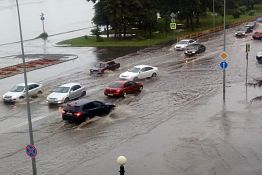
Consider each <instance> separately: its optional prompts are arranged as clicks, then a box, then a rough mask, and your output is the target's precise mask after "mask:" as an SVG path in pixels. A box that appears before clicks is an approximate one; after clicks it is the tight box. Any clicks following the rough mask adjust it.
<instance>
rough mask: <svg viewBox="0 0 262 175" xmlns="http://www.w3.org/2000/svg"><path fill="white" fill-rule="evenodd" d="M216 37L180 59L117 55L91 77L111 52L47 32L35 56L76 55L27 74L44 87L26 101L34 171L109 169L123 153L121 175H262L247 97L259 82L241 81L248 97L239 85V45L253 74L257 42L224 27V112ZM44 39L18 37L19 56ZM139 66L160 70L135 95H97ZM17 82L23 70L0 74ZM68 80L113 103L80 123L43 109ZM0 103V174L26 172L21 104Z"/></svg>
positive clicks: (155, 51)
mask: <svg viewBox="0 0 262 175" xmlns="http://www.w3.org/2000/svg"><path fill="white" fill-rule="evenodd" d="M216 35H217V36H214V37H211V38H201V39H199V40H198V41H199V42H201V43H203V44H204V45H206V46H207V50H206V52H205V53H202V54H200V55H197V56H196V57H192V58H185V57H184V54H183V52H177V51H174V50H172V49H170V47H172V46H163V47H162V46H156V47H151V48H146V49H142V50H138V51H137V50H136V51H135V52H134V53H132V54H128V55H125V56H123V55H121V57H119V58H116V59H115V61H116V62H120V64H121V67H120V69H119V70H117V71H114V72H112V71H109V72H106V73H105V74H104V75H103V76H99V77H98V76H90V75H89V68H90V67H91V66H92V65H93V64H94V63H95V62H96V61H97V60H99V59H98V58H99V57H101V59H103V60H104V59H107V58H109V57H110V56H104V55H103V54H102V55H100V56H97V55H96V54H97V53H99V51H97V50H96V49H95V48H64V47H53V44H54V42H53V41H54V40H53V39H52V41H50V43H49V44H48V43H47V45H46V47H44V50H42V51H43V52H41V53H57V54H59V53H64V54H65V51H66V54H76V55H78V56H79V59H76V60H73V61H68V62H65V63H62V64H59V65H54V66H50V67H46V68H43V69H39V70H36V71H32V72H28V78H29V80H30V81H38V82H40V83H42V84H43V87H44V92H43V94H41V95H39V96H38V97H37V98H32V99H30V100H31V111H32V120H33V128H34V139H35V146H36V147H37V149H38V155H37V157H36V162H37V169H38V174H42V175H49V174H56V175H60V174H61V175H64V174H68V175H70V174H96V175H100V174H101V175H102V174H105V172H106V173H107V174H116V173H118V168H119V167H118V165H117V164H116V162H115V159H116V157H117V156H118V155H120V154H121V155H122V154H123V155H126V156H127V157H128V162H127V165H126V171H127V173H128V174H137V175H140V174H141V175H142V174H143V175H144V174H167V175H171V174H177V175H185V174H190V175H192V174H204V175H205V174H206V175H208V174H216V175H225V174H228V175H235V174H237V175H247V174H248V175H253V174H254V175H255V174H262V169H261V168H260V167H261V166H260V165H261V163H262V162H261V160H262V159H261V156H262V151H261V149H260V148H261V147H262V140H261V137H260V133H261V132H262V130H261V123H260V122H261V118H260V117H261V111H262V109H261V102H260V101H254V102H252V103H251V101H252V99H253V98H255V97H257V96H260V95H261V89H259V88H254V87H247V92H248V93H247V94H246V91H245V86H244V82H245V66H246V60H245V44H246V42H250V43H251V52H250V55H249V56H250V59H249V75H248V78H249V81H252V79H253V78H256V77H261V72H262V66H261V65H258V64H257V63H256V59H255V54H256V53H257V52H258V51H260V50H261V42H260V41H254V40H251V36H250V35H248V36H247V37H246V38H242V39H236V38H235V37H234V29H229V30H227V52H228V54H229V56H230V57H229V58H228V59H227V61H228V64H229V67H228V69H227V74H226V77H227V81H226V82H227V88H226V89H227V91H226V93H227V98H226V105H225V106H224V109H222V106H223V105H222V95H221V92H222V70H221V69H220V68H219V63H220V62H221V59H220V58H219V56H218V55H219V53H220V52H221V50H222V43H223V41H222V39H223V37H221V36H222V33H221V32H220V33H217V34H216ZM47 42H49V41H47ZM42 45H43V43H40V42H39V40H35V41H30V42H26V48H27V49H28V52H27V53H34V52H35V51H39V52H40V50H41V49H43V48H42V47H41V46H42ZM4 47H5V46H4ZM17 47H18V46H17ZM1 48H2V47H1ZM7 48H10V47H7ZM7 50H8V49H7ZM120 52H121V51H120ZM98 55H99V54H98ZM109 55H110V54H109ZM86 58H89V59H86ZM138 64H149V65H153V66H157V67H158V68H159V71H160V74H159V76H158V77H157V78H154V79H152V78H151V79H146V80H141V81H142V82H143V84H144V89H143V91H142V92H141V93H140V94H137V95H128V96H127V98H124V99H123V98H119V99H117V98H107V97H105V96H104V94H103V89H104V88H105V87H106V86H107V85H108V84H109V83H110V82H112V81H114V80H116V79H118V76H119V74H120V73H122V72H124V71H126V70H127V69H128V68H130V67H132V66H134V65H138ZM22 80H23V76H22V75H16V76H13V77H9V78H6V79H1V80H0V83H1V89H0V92H1V94H3V93H4V92H5V91H7V90H8V89H9V88H10V85H11V84H12V85H13V84H14V83H16V82H18V81H22ZM68 82H80V83H81V84H83V85H84V86H85V87H86V88H87V95H86V97H84V98H88V99H98V100H102V101H106V102H111V103H114V104H116V106H117V107H116V109H115V110H114V111H112V113H110V114H109V115H107V116H105V117H101V118H100V117H95V118H94V119H92V120H89V121H87V122H85V123H82V124H81V125H75V124H70V123H66V122H64V121H62V119H61V110H62V108H63V105H61V106H49V105H48V104H47V103H46V101H45V100H46V96H47V95H48V94H49V93H50V91H51V90H52V89H54V88H55V87H56V86H58V85H60V84H63V83H68ZM0 110H1V114H0V121H1V122H0V139H1V140H2V142H1V143H0V149H1V153H0V165H1V166H0V174H5V175H9V174H10V175H11V174H30V173H31V160H30V158H28V157H27V156H26V154H25V150H24V147H25V145H27V144H28V143H29V139H28V128H27V111H26V103H25V102H24V101H22V102H19V103H16V104H9V105H6V104H4V103H3V104H0ZM249 116H252V117H249Z"/></svg>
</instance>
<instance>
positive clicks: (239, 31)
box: [235, 27, 252, 37]
mask: <svg viewBox="0 0 262 175" xmlns="http://www.w3.org/2000/svg"><path fill="white" fill-rule="evenodd" d="M250 32H252V29H251V28H250V27H241V28H239V29H237V31H236V32H235V36H236V37H245V36H246V34H247V33H250Z"/></svg>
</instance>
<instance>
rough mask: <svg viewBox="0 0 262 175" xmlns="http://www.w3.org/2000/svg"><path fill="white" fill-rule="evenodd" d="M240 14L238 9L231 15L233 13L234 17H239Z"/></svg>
mask: <svg viewBox="0 0 262 175" xmlns="http://www.w3.org/2000/svg"><path fill="white" fill-rule="evenodd" d="M240 14H241V13H240V11H239V10H234V11H233V14H232V15H233V17H234V18H239V17H240Z"/></svg>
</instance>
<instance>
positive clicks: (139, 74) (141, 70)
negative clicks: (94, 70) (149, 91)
mask: <svg viewBox="0 0 262 175" xmlns="http://www.w3.org/2000/svg"><path fill="white" fill-rule="evenodd" d="M157 76H158V68H157V67H153V66H149V65H138V66H134V67H133V68H131V69H128V70H127V71H126V72H124V73H122V74H121V75H120V76H119V78H120V79H125V80H133V81H137V80H139V79H145V78H150V77H152V78H154V77H157Z"/></svg>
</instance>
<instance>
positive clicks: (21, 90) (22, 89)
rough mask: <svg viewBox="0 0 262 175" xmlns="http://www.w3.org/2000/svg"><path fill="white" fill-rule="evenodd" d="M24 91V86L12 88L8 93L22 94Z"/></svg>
mask: <svg viewBox="0 0 262 175" xmlns="http://www.w3.org/2000/svg"><path fill="white" fill-rule="evenodd" d="M24 89H25V86H14V87H13V88H12V89H11V90H10V92H23V91H24Z"/></svg>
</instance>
